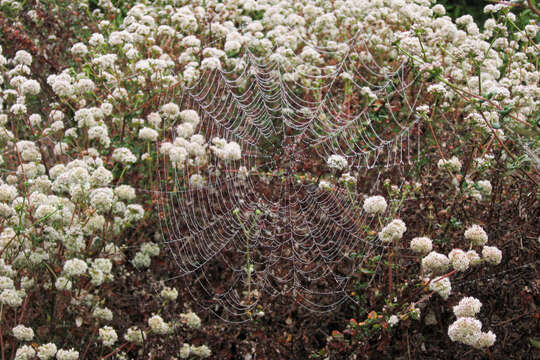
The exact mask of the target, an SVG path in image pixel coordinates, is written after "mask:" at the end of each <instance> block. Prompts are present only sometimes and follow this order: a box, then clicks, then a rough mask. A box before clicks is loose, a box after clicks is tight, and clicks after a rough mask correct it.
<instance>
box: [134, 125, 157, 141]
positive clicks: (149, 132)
mask: <svg viewBox="0 0 540 360" xmlns="http://www.w3.org/2000/svg"><path fill="white" fill-rule="evenodd" d="M158 136H159V134H158V132H157V131H156V130H154V129H152V128H149V127H144V128H142V129H140V130H139V139H142V140H146V141H156V140H157V138H158Z"/></svg>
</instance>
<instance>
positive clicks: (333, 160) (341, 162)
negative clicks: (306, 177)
mask: <svg viewBox="0 0 540 360" xmlns="http://www.w3.org/2000/svg"><path fill="white" fill-rule="evenodd" d="M326 164H328V167H329V168H330V169H335V170H338V171H342V170H345V169H347V168H348V167H349V163H348V162H347V159H345V158H344V157H343V156H341V155H335V154H334V155H330V156H329V157H328V160H327V161H326Z"/></svg>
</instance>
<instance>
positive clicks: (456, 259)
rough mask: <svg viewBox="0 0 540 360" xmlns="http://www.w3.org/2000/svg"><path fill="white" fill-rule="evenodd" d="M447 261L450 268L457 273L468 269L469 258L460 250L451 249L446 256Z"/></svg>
mask: <svg viewBox="0 0 540 360" xmlns="http://www.w3.org/2000/svg"><path fill="white" fill-rule="evenodd" d="M448 259H449V260H450V263H451V264H452V267H453V268H454V269H455V270H457V271H466V270H467V269H468V268H469V264H470V261H469V257H468V256H467V253H465V251H463V250H461V249H452V251H450V253H449V254H448Z"/></svg>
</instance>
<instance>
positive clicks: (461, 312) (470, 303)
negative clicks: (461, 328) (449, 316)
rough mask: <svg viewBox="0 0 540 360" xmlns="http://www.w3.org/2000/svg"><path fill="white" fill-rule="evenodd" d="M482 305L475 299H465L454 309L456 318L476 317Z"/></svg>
mask: <svg viewBox="0 0 540 360" xmlns="http://www.w3.org/2000/svg"><path fill="white" fill-rule="evenodd" d="M481 307H482V303H481V302H480V300H478V299H476V298H474V297H464V298H463V299H461V300H460V301H459V303H458V304H457V305H456V306H454V307H453V310H454V315H456V317H458V318H460V317H475V316H476V314H478V313H479V312H480V308H481Z"/></svg>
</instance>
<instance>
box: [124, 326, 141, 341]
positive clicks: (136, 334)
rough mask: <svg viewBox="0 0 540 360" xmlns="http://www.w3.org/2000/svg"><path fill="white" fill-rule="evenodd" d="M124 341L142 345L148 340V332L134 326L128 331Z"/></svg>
mask: <svg viewBox="0 0 540 360" xmlns="http://www.w3.org/2000/svg"><path fill="white" fill-rule="evenodd" d="M124 339H125V340H126V341H129V342H132V343H135V344H137V345H142V344H143V342H144V340H145V339H146V332H144V331H143V330H141V329H139V328H138V327H137V326H132V327H130V328H129V329H127V331H126V334H125V335H124Z"/></svg>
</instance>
